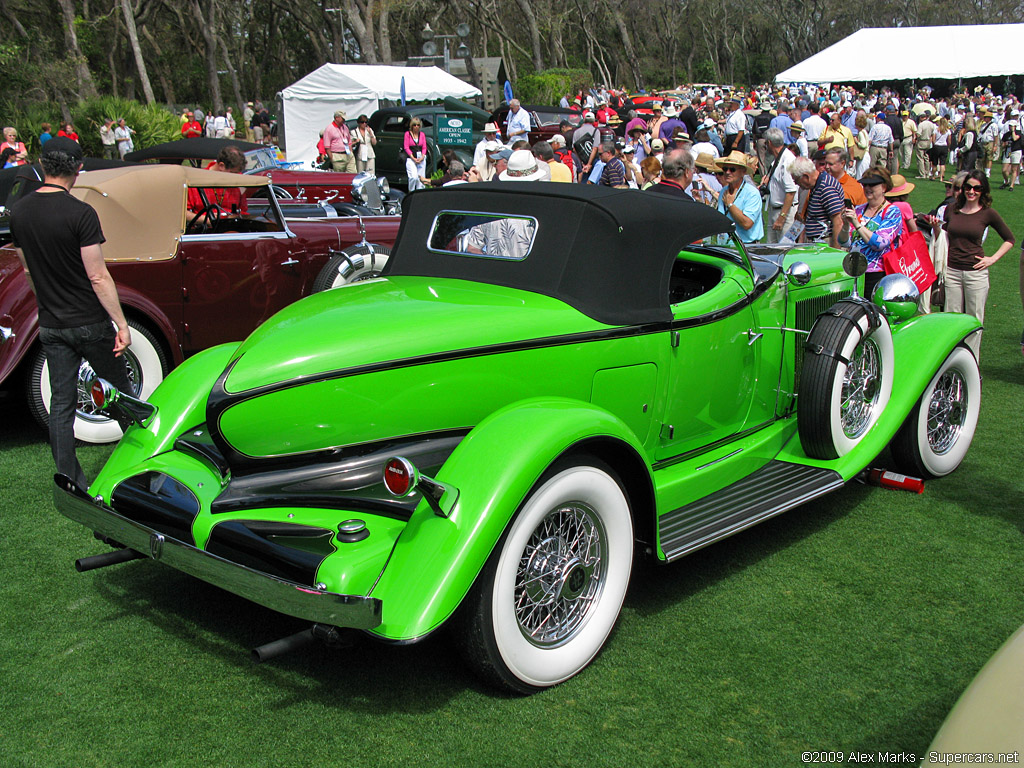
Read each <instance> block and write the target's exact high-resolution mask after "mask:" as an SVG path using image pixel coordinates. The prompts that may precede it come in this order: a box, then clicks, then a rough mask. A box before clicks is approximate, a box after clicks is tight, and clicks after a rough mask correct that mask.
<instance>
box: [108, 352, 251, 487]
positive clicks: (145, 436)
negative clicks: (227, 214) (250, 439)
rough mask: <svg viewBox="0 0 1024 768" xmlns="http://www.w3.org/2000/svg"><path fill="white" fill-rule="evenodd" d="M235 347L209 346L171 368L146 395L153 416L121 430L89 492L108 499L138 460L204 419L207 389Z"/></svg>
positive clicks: (162, 448)
mask: <svg viewBox="0 0 1024 768" xmlns="http://www.w3.org/2000/svg"><path fill="white" fill-rule="evenodd" d="M237 348H238V343H237V342H235V343H231V344H221V345H220V346H217V347H211V348H210V349H207V350H205V351H203V352H200V353H199V354H197V355H194V356H193V357H190V358H189V359H188V360H186V361H185V362H184V363H182V364H181V365H179V366H178V367H177V368H175V369H174V370H173V371H171V373H170V374H169V375H168V376H167V378H166V379H164V381H163V382H161V384H160V386H159V387H157V388H156V390H155V391H154V392H153V394H152V395H150V397H149V402H150V403H152V404H153V405H155V406H156V408H157V412H156V415H155V416H154V417H153V418H152V419H151V420H150V421H149V423H148V424H147V425H146V426H145V427H144V428H143V427H131V428H129V429H128V431H127V432H125V434H124V437H122V438H121V441H120V442H119V443H118V444H117V448H115V449H114V452H113V453H112V454H111V456H110V459H109V460H108V461H107V463H106V465H105V466H104V467H103V471H102V472H101V473H100V475H99V477H97V478H96V481H95V482H94V483H93V484H92V486H91V487H90V489H89V490H90V492H91V493H92V494H93V495H96V494H100V495H102V496H103V497H104V498H110V491H111V489H112V488H113V486H114V485H115V484H116V483H118V482H120V481H121V480H123V479H124V478H125V477H129V476H130V475H133V474H135V473H136V471H137V468H138V465H139V464H140V463H141V462H143V461H145V460H146V459H148V458H150V457H151V456H156V455H157V454H159V453H164V452H165V451H169V450H170V449H171V448H172V447H173V446H174V441H175V440H176V439H177V438H178V436H179V435H180V434H181V433H182V432H184V431H185V430H186V429H188V428H189V427H195V426H197V425H199V424H202V423H203V422H204V421H206V400H207V398H208V397H209V396H210V390H211V389H212V388H213V385H214V383H215V382H216V381H217V377H218V376H220V374H221V373H222V372H223V371H224V368H225V367H226V366H227V364H228V361H229V360H230V359H231V355H232V354H233V353H234V351H235V349H237Z"/></svg>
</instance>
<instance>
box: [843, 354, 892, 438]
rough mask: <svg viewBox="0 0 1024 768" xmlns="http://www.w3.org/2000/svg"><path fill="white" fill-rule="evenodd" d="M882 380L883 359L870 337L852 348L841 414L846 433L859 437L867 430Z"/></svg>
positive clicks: (847, 367)
mask: <svg viewBox="0 0 1024 768" xmlns="http://www.w3.org/2000/svg"><path fill="white" fill-rule="evenodd" d="M881 383H882V362H881V359H880V356H879V354H878V347H877V346H875V343H874V342H873V341H871V340H870V339H868V340H867V341H865V342H864V343H863V344H860V345H859V346H858V347H857V348H856V349H855V350H854V351H853V355H852V356H851V358H850V364H849V365H847V366H846V375H845V376H844V377H843V392H842V399H843V402H842V405H841V406H840V413H839V418H840V421H841V422H842V425H843V433H844V434H845V435H846V436H847V437H849V438H851V439H853V438H857V437H860V436H861V435H863V434H864V432H866V431H867V428H868V424H869V423H870V421H871V413H872V411H873V410H874V408H875V405H876V404H877V402H878V393H879V391H880V388H881Z"/></svg>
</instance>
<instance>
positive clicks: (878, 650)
mask: <svg viewBox="0 0 1024 768" xmlns="http://www.w3.org/2000/svg"><path fill="white" fill-rule="evenodd" d="M910 175H911V176H912V175H913V174H910ZM995 176H996V185H998V183H999V181H1000V179H998V172H996V174H995ZM915 181H916V180H915ZM916 183H917V184H918V188H917V190H915V192H914V193H913V197H912V198H911V202H912V204H913V205H914V207H915V210H926V209H930V208H931V207H932V206H934V205H935V204H936V203H938V201H939V200H940V199H941V198H942V196H943V195H942V191H941V189H942V188H941V185H939V184H937V183H934V182H920V181H916ZM994 196H995V200H996V203H995V204H996V207H997V209H998V210H999V211H1000V212H1001V213H1002V214H1003V216H1004V217H1005V218H1006V219H1007V221H1008V223H1009V224H1010V226H1011V228H1012V229H1013V230H1014V231H1015V232H1016V233H1019V234H1020V235H1022V236H1024V215H1021V212H1020V201H1022V200H1024V191H1021V192H1017V193H1014V195H1010V194H1008V193H1006V192H1000V191H996V192H994ZM996 240H998V238H997V237H992V238H989V241H990V242H989V248H990V250H992V249H994V247H995V245H996V243H995V241H996ZM1017 265H1018V250H1017V249H1014V250H1013V251H1011V253H1010V255H1009V256H1007V257H1006V258H1004V259H1003V260H1002V261H1000V262H999V263H998V264H996V265H995V267H994V268H993V269H992V278H993V289H992V294H991V296H990V297H989V302H988V326H987V330H986V332H985V336H984V343H983V351H982V373H983V376H984V383H983V388H984V397H983V403H982V415H981V422H980V425H979V428H978V433H977V436H976V438H975V441H974V446H973V448H972V449H971V451H970V452H969V454H968V456H967V459H966V460H965V461H964V463H963V465H962V466H961V468H960V469H959V470H958V471H957V472H956V473H955V474H954V475H952V476H950V477H948V478H946V479H944V480H937V481H931V482H929V483H928V484H927V487H926V490H925V493H924V494H923V495H920V496H918V495H912V494H908V493H903V492H898V491H890V490H884V489H881V488H873V487H866V486H861V485H851V486H849V487H847V488H845V489H843V490H841V491H839V492H837V493H834V494H832V495H831V496H828V497H826V498H825V499H823V500H820V501H817V502H814V503H812V504H808V505H806V506H804V507H802V508H800V509H797V510H794V511H792V512H789V513H787V514H785V515H783V516H781V517H779V518H776V519H773V520H771V521H769V522H767V523H765V524H762V525H760V526H758V527H756V528H754V529H752V530H750V531H747V532H745V533H743V534H740V535H737V536H735V537H733V538H731V539H728V540H726V541H724V542H721V543H719V544H716V545H715V546H713V547H710V548H708V549H705V550H702V551H701V552H698V553H697V554H695V555H692V556H690V557H688V558H685V559H683V560H682V561H680V562H677V563H675V564H673V565H671V566H658V565H653V564H651V565H643V566H641V567H640V568H638V570H637V572H636V573H635V575H634V578H633V582H632V585H631V590H630V595H629V597H628V598H627V601H626V606H625V609H624V611H623V614H622V619H621V621H620V623H619V627H618V629H617V630H616V632H615V633H614V635H613V636H612V638H611V640H610V642H609V644H608V646H607V648H606V649H605V651H604V652H603V653H602V655H601V656H600V657H599V658H598V659H597V660H596V661H595V662H594V663H593V664H592V665H591V667H590V668H588V669H587V670H586V671H585V672H584V673H583V674H581V675H580V676H578V677H577V678H575V679H573V680H571V681H569V682H568V683H566V684H564V685H561V686H558V687H556V688H554V689H552V690H550V691H546V692H544V693H541V694H538V695H535V696H532V697H527V698H518V697H507V696H502V695H496V694H495V693H493V692H492V691H490V690H489V689H486V688H484V687H483V686H482V685H481V684H480V683H478V682H477V680H476V679H475V678H474V677H473V676H472V675H471V674H470V673H469V672H468V671H467V670H466V669H465V668H464V667H463V665H462V662H461V660H460V659H459V658H458V656H457V655H456V653H455V652H454V651H453V650H452V647H451V645H452V644H451V642H450V639H449V638H448V637H447V636H446V635H445V634H443V633H440V634H437V635H435V636H432V637H431V638H429V639H428V640H427V641H426V642H424V643H422V644H419V645H414V646H410V647H388V646H382V645H377V644H374V643H372V642H362V643H360V644H359V645H358V646H357V647H355V648H353V649H349V650H343V651H330V650H325V649H322V648H320V647H312V648H309V649H305V650H301V651H298V652H295V653H293V654H291V655H288V656H285V657H281V658H279V659H276V660H274V661H272V662H269V663H267V664H264V665H258V666H257V665H254V664H253V663H252V662H251V661H250V658H249V654H248V649H250V648H251V647H253V646H255V645H258V644H260V643H264V642H268V641H270V640H274V639H277V638H279V637H281V636H284V635H287V634H290V633H292V632H295V631H298V630H300V629H302V628H304V625H303V624H302V623H301V622H297V621H295V620H292V619H289V618H286V617H283V616H280V615H277V614H273V613H271V612H269V611H267V610H265V609H262V608H260V607H258V606H255V605H253V604H251V603H247V602H246V601H244V600H242V599H240V598H237V597H234V596H233V595H230V594H228V593H226V592H222V591H220V590H218V589H216V588H214V587H211V586H208V585H206V584H204V583H202V582H199V581H197V580H195V579H192V578H190V577H187V576H184V575H182V574H180V573H178V572H177V571H174V570H172V569H170V568H167V567H166V566H163V565H161V564H159V563H155V562H152V561H148V560H146V561H139V562H133V563H128V564H125V565H120V566H116V567H112V568H108V569H104V570H100V571H95V572H91V573H87V574H78V573H76V572H75V570H74V568H73V561H74V559H75V558H76V557H80V556H83V555H88V554H95V553H98V552H101V551H104V550H105V549H106V548H105V547H104V546H103V545H101V544H99V543H98V542H96V541H94V540H93V539H92V537H91V536H90V535H89V533H88V532H87V531H85V530H84V529H83V528H81V527H80V526H78V525H76V524H74V523H72V522H70V521H68V520H66V519H65V518H63V517H61V516H60V515H59V514H58V513H57V512H56V511H55V510H54V509H53V507H52V504H51V501H50V486H51V481H50V477H51V474H52V471H53V470H52V465H51V460H50V455H49V449H48V446H47V444H46V442H45V439H44V435H43V434H42V433H41V432H40V431H38V430H37V429H36V427H35V426H34V424H33V423H32V422H31V420H30V419H29V417H28V416H27V415H26V414H25V412H24V411H23V409H22V406H21V403H20V401H18V400H17V399H16V398H14V397H13V396H8V397H6V398H4V399H0V423H2V427H0V499H2V501H0V567H2V571H0V574H2V579H0V627H2V632H0V766H3V767H4V768H6V766H45V767H46V768H50V767H51V766H52V767H57V766H136V765H137V766H164V765H167V766H199V765H202V766H206V765H212V766H275V767H277V766H304V765H331V766H334V765H337V766H391V765H394V766H434V765H458V766H512V765H518V766H577V765H578V766H588V767H590V766H684V765H685V766H691V765H692V766H756V767H758V768H762V767H764V766H796V765H800V764H801V763H800V754H801V752H803V751H806V750H843V751H846V752H849V751H851V750H857V751H863V752H872V753H874V752H878V751H895V752H900V751H905V752H913V753H916V754H917V755H918V757H919V758H920V756H921V755H922V754H923V753H924V750H925V748H926V747H927V746H928V744H929V742H930V740H931V737H932V735H933V734H934V733H935V731H936V730H937V729H938V727H939V725H940V723H941V722H942V720H943V718H944V717H945V715H946V713H947V712H948V711H949V709H950V708H951V707H952V706H953V704H954V702H955V701H956V699H957V697H958V696H959V695H960V693H961V691H962V690H963V689H964V687H965V686H966V685H967V684H968V682H970V680H971V678H972V677H973V676H974V675H975V673H976V672H977V671H978V670H979V669H980V667H981V666H982V665H983V664H984V663H985V661H986V660H987V659H988V657H989V656H990V655H991V654H992V653H993V652H994V651H995V650H996V648H998V647H999V645H1000V644H1001V643H1002V642H1003V641H1004V640H1005V639H1006V637H1008V636H1009V635H1010V634H1011V632H1012V631H1013V630H1014V629H1015V628H1016V627H1018V626H1019V625H1020V624H1022V623H1024V592H1022V589H1021V587H1022V579H1021V572H1022V570H1021V566H1022V563H1024V536H1022V532H1024V530H1022V529H1024V513H1022V510H1021V506H1022V505H1021V498H1022V495H1024V480H1022V476H1021V465H1022V459H1024V455H1022V450H1021V418H1022V416H1024V387H1022V385H1024V365H1022V360H1021V353H1020V346H1019V336H1020V331H1021V324H1022V319H1021V306H1020V299H1019V296H1018V266H1017ZM109 452H110V449H109V447H90V448H84V449H80V450H79V456H80V457H81V459H82V463H83V466H84V467H85V469H86V472H87V473H88V474H89V475H90V476H93V475H95V473H96V472H97V471H98V469H99V467H100V466H101V465H102V463H103V461H104V459H105V458H106V456H107V455H108V454H109ZM879 464H880V465H883V466H884V457H882V458H880V460H879Z"/></svg>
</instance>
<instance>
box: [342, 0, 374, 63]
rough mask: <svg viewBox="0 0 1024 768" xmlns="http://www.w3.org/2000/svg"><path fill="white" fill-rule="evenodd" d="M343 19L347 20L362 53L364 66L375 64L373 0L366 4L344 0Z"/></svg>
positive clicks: (353, 0)
mask: <svg viewBox="0 0 1024 768" xmlns="http://www.w3.org/2000/svg"><path fill="white" fill-rule="evenodd" d="M342 5H343V7H344V8H345V18H347V19H348V23H349V25H350V26H351V27H352V31H353V32H354V33H355V36H356V40H358V41H359V50H360V53H362V58H363V63H364V64H376V63H377V62H378V60H377V45H376V44H375V43H374V40H373V11H374V7H375V5H376V3H375V0H367V2H366V4H365V5H364V4H362V3H358V2H356V0H344V1H343V3H342Z"/></svg>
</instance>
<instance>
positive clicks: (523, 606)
mask: <svg viewBox="0 0 1024 768" xmlns="http://www.w3.org/2000/svg"><path fill="white" fill-rule="evenodd" d="M604 542H605V533H604V526H602V525H601V521H600V519H599V518H598V517H597V516H596V515H595V514H594V511H593V510H592V509H590V507H588V506H587V505H586V504H583V503H580V502H572V503H570V504H567V505H564V506H561V507H559V508H558V509H555V510H552V511H551V512H549V513H548V515H547V516H546V517H545V518H544V519H543V520H542V521H541V524H540V525H539V526H537V529H536V530H535V531H534V532H533V535H532V536H531V537H530V541H529V542H528V543H527V545H526V548H525V549H524V550H523V556H522V558H521V560H520V563H519V571H518V574H517V576H516V585H515V612H516V620H517V621H518V622H519V629H520V630H521V631H522V633H523V635H524V637H526V639H527V640H529V641H530V642H531V643H533V644H534V645H536V646H538V647H553V646H557V645H560V644H561V643H563V642H565V641H566V640H568V639H570V638H572V637H573V636H574V635H575V634H576V632H577V631H578V630H579V628H580V627H581V626H582V624H583V623H584V622H585V621H586V619H587V616H588V614H589V611H590V607H591V606H592V605H593V604H594V602H595V601H596V600H597V599H598V597H599V596H600V594H601V589H602V586H603V584H604V574H605V568H604V555H605V552H604V550H605V543H604Z"/></svg>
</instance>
